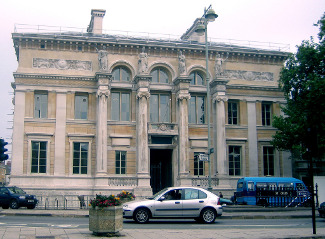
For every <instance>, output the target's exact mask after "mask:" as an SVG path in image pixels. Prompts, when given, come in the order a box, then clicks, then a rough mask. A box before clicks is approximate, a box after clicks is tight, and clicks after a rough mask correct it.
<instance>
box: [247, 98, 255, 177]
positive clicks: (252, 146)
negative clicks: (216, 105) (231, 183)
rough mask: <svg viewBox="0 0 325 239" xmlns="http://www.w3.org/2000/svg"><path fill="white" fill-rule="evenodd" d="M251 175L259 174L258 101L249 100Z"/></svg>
mask: <svg viewBox="0 0 325 239" xmlns="http://www.w3.org/2000/svg"><path fill="white" fill-rule="evenodd" d="M247 115H248V152H249V157H248V158H249V176H251V177H255V176H258V155H257V129H256V101H247Z"/></svg>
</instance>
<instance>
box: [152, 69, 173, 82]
mask: <svg viewBox="0 0 325 239" xmlns="http://www.w3.org/2000/svg"><path fill="white" fill-rule="evenodd" d="M151 76H152V82H154V83H168V82H169V76H168V73H167V71H166V70H165V69H164V68H162V67H158V68H155V69H154V70H153V71H151Z"/></svg>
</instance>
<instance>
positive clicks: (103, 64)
mask: <svg viewBox="0 0 325 239" xmlns="http://www.w3.org/2000/svg"><path fill="white" fill-rule="evenodd" d="M97 51H98V64H99V70H100V71H101V72H107V71H108V52H107V50H106V47H105V46H104V47H103V49H102V50H98V49H97Z"/></svg>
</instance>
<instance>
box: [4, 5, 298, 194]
mask: <svg viewBox="0 0 325 239" xmlns="http://www.w3.org/2000/svg"><path fill="white" fill-rule="evenodd" d="M104 15H105V11H104V10H93V11H92V18H91V22H90V25H89V27H88V33H86V34H85V33H78V32H66V33H64V32H60V33H59V32H58V33H44V34H41V33H19V32H15V33H13V42H14V47H15V50H16V55H17V60H18V63H19V64H18V69H17V71H16V72H15V73H14V78H15V82H14V83H13V88H14V90H15V96H14V106H15V110H14V129H13V145H12V171H11V178H10V183H11V184H12V185H17V186H20V187H23V188H25V189H28V190H30V191H34V192H35V193H36V194H38V195H40V194H41V195H49V194H73V195H80V194H84V195H94V194H96V193H108V192H115V191H121V190H122V189H124V190H129V191H134V193H135V194H136V195H138V196H145V195H150V194H152V192H156V191H157V190H159V189H161V188H162V187H165V186H173V185H175V186H176V185H194V186H198V185H199V186H201V187H207V186H208V175H209V163H208V162H206V161H200V160H198V157H196V156H197V155H199V154H206V153H208V151H209V150H208V126H207V110H210V112H211V113H210V129H211V130H210V131H211V135H210V145H211V147H212V148H213V150H211V154H210V161H211V164H210V166H211V186H212V188H213V189H214V190H223V191H224V192H226V193H225V194H227V192H228V193H229V195H230V194H231V193H232V191H233V190H234V188H235V184H236V181H237V179H238V178H240V177H243V176H264V175H275V176H291V175H292V171H291V161H290V159H289V155H288V154H287V153H283V152H278V151H276V150H275V149H274V148H273V147H272V146H271V145H270V140H271V137H272V135H273V134H274V132H275V129H274V128H273V127H272V126H271V125H272V124H271V123H272V115H274V114H276V115H279V114H281V110H280V106H281V104H283V103H285V101H284V98H283V94H282V92H281V91H280V90H279V88H278V79H279V72H280V69H281V67H282V66H283V62H284V61H285V59H286V57H287V53H285V52H281V51H272V50H261V49H255V48H247V47H240V46H234V45H226V44H218V43H211V44H210V46H209V54H208V59H209V68H208V74H209V78H210V79H211V80H210V96H211V97H210V98H211V102H210V106H211V107H210V109H207V85H206V71H205V67H206V66H205V59H206V58H205V51H204V49H205V48H204V46H205V45H204V44H203V43H201V42H200V41H194V42H193V41H190V40H185V39H184V38H182V39H181V40H173V41H171V40H168V41H167V40H157V39H141V38H136V37H133V38H132V37H122V36H114V35H106V34H102V21H103V17H104ZM188 34H189V33H188ZM191 34H194V33H193V32H192V33H191ZM187 39H189V38H187ZM220 63H222V64H220ZM220 67H221V68H220Z"/></svg>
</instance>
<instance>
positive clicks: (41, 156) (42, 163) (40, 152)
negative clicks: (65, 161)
mask: <svg viewBox="0 0 325 239" xmlns="http://www.w3.org/2000/svg"><path fill="white" fill-rule="evenodd" d="M46 145H47V142H40V141H32V159H31V173H46V159H47V152H46Z"/></svg>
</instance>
